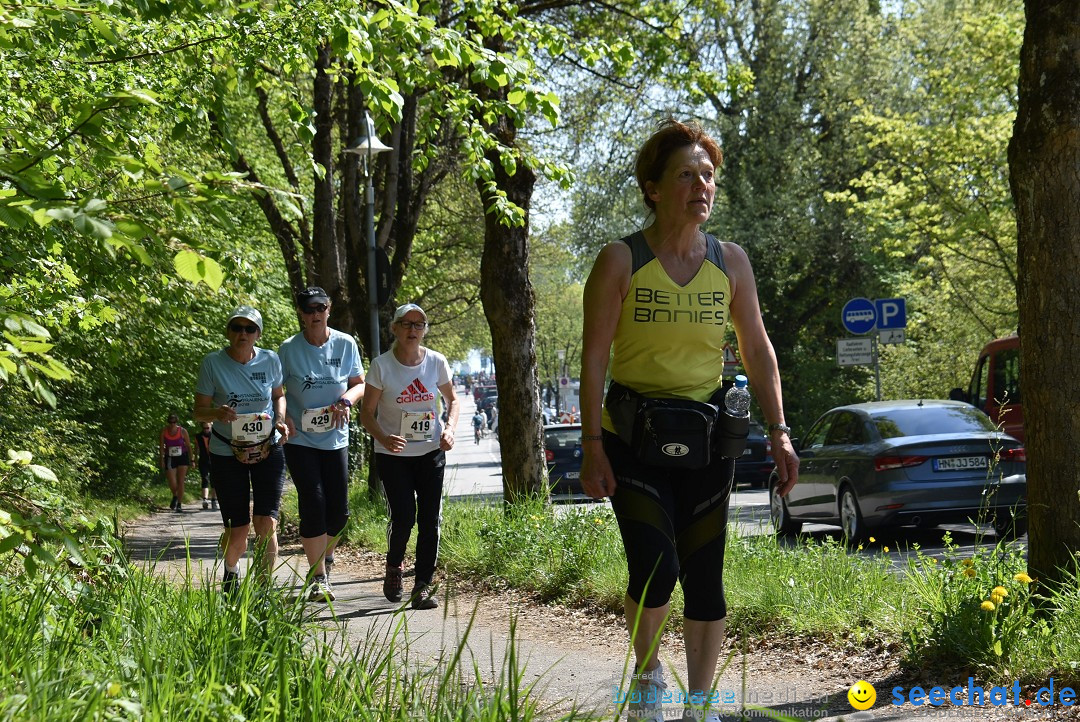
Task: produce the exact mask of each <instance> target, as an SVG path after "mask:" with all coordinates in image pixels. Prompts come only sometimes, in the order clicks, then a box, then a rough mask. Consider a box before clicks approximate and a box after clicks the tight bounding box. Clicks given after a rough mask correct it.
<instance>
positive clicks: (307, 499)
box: [285, 444, 349, 539]
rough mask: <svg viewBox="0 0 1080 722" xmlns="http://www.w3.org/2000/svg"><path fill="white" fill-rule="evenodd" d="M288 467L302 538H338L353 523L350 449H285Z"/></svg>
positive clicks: (289, 447)
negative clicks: (349, 523) (294, 491)
mask: <svg viewBox="0 0 1080 722" xmlns="http://www.w3.org/2000/svg"><path fill="white" fill-rule="evenodd" d="M285 463H286V464H288V466H289V476H291V477H292V480H293V484H294V485H295V486H296V505H297V508H298V511H299V512H300V536H302V537H304V538H305V539H311V538H313V537H317V536H322V535H323V534H329V535H330V536H337V535H338V534H340V533H341V530H342V529H344V528H345V524H346V523H347V522H348V521H349V449H348V447H347V446H343V447H341V448H340V449H313V448H311V447H310V446H301V445H300V444H286V445H285Z"/></svg>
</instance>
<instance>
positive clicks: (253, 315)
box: [225, 306, 263, 333]
mask: <svg viewBox="0 0 1080 722" xmlns="http://www.w3.org/2000/svg"><path fill="white" fill-rule="evenodd" d="M234 318H246V319H247V320H249V321H251V322H252V323H254V324H255V325H256V326H258V327H259V333H262V330H263V320H262V314H261V313H259V312H258V311H256V310H255V309H254V308H252V307H251V306H237V307H236V308H234V309H233V310H232V313H230V314H229V320H228V321H226V322H225V323H226V325H228V324H229V323H231V322H232V320H233V319H234Z"/></svg>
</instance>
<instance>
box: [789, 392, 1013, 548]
mask: <svg viewBox="0 0 1080 722" xmlns="http://www.w3.org/2000/svg"><path fill="white" fill-rule="evenodd" d="M797 451H798V454H799V483H798V484H796V485H795V487H794V488H793V489H792V490H791V492H790V493H789V494H788V495H787V497H785V498H781V497H780V496H779V495H778V494H777V493H776V485H777V483H778V479H777V476H776V473H775V472H774V473H773V475H772V478H771V479H770V481H769V506H770V512H771V516H772V521H773V526H774V527H775V528H776V530H777V531H778V532H779V533H782V534H796V533H798V532H799V531H800V529H801V528H802V525H803V524H804V523H811V522H812V523H817V524H837V525H839V526H840V527H841V529H842V530H843V532H844V535H845V536H846V537H847V538H848V539H850V540H860V539H862V538H864V537H865V536H866V535H867V534H868V533H870V532H871V531H873V530H874V529H876V528H881V527H888V526H900V525H915V526H935V525H937V524H947V523H954V524H955V523H965V522H968V521H974V522H976V523H979V522H988V523H992V524H993V525H994V530H995V531H996V532H997V533H998V534H999V536H1020V535H1022V534H1024V533H1025V532H1026V530H1027V519H1026V516H1025V513H1024V512H1025V504H1026V499H1027V476H1026V473H1027V457H1026V454H1025V452H1024V447H1023V445H1022V444H1021V443H1020V442H1019V441H1017V440H1016V439H1015V438H1013V437H1011V436H1009V435H1008V434H1005V433H1003V432H1001V431H1000V430H998V429H997V428H996V427H995V426H994V424H993V422H991V421H990V419H989V418H988V417H987V416H986V414H984V413H982V412H981V411H979V410H978V409H976V408H974V407H972V406H970V405H968V404H965V403H962V402H955V401H931V400H912V401H878V402H873V403H866V404H853V405H851V406H841V407H838V408H835V409H832V410H831V411H828V412H826V413H825V414H824V415H823V416H822V417H821V418H820V419H818V420H817V422H816V423H815V424H814V425H813V426H812V427H811V428H810V431H809V433H807V434H806V436H805V437H804V438H803V439H802V440H801V441H800V442H799V444H798V448H797Z"/></svg>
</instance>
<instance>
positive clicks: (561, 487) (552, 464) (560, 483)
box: [544, 424, 583, 495]
mask: <svg viewBox="0 0 1080 722" xmlns="http://www.w3.org/2000/svg"><path fill="white" fill-rule="evenodd" d="M544 457H545V458H546V459H547V468H548V484H550V485H551V493H552V494H553V495H561V494H571V495H574V494H582V493H583V492H582V489H581V424H551V425H549V426H545V427H544Z"/></svg>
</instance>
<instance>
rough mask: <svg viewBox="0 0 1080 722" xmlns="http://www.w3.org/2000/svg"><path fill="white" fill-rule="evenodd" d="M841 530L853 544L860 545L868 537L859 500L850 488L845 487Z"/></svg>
mask: <svg viewBox="0 0 1080 722" xmlns="http://www.w3.org/2000/svg"><path fill="white" fill-rule="evenodd" d="M840 528H841V529H843V531H844V538H845V539H847V540H848V542H849V543H851V544H858V543H859V542H861V541H862V540H863V539H864V538H865V537H866V524H865V523H863V518H862V511H861V510H860V509H859V500H858V498H857V497H856V496H855V492H854V491H852V489H851V487H850V486H845V487H844V490H843V491H842V492H840Z"/></svg>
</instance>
